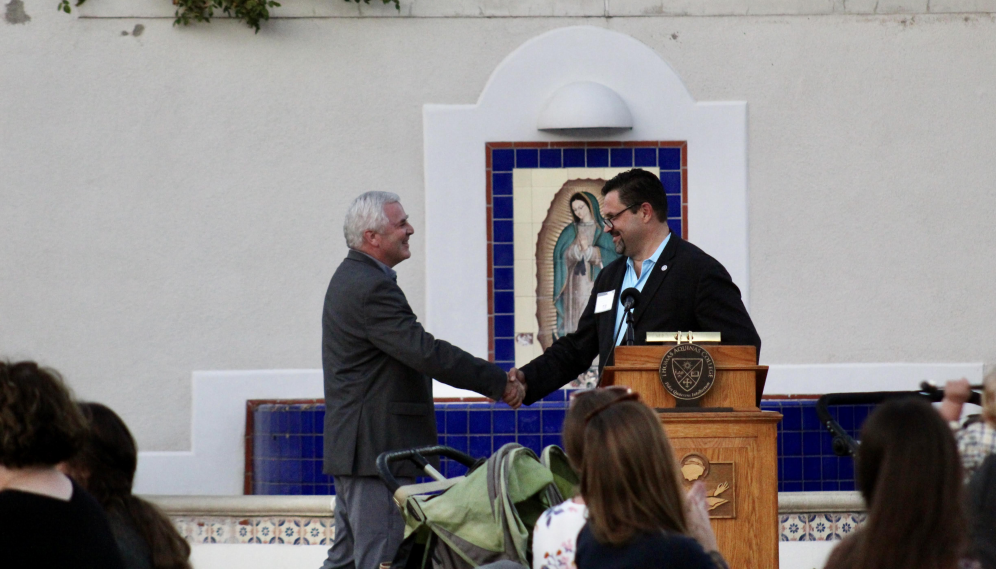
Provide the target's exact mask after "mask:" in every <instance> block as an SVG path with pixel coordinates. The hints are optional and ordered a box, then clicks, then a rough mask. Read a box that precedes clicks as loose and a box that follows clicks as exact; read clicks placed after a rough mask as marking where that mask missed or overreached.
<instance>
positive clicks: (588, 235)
mask: <svg viewBox="0 0 996 569" xmlns="http://www.w3.org/2000/svg"><path fill="white" fill-rule="evenodd" d="M604 184H605V182H604V181H603V180H570V181H568V182H567V183H566V184H564V186H563V187H562V188H561V189H560V191H558V192H557V193H556V194H555V195H554V198H553V200H552V201H551V202H550V209H549V210H548V212H547V215H546V219H545V220H544V221H543V224H542V227H541V229H540V232H539V236H538V240H537V245H536V275H537V285H538V286H537V291H536V299H537V300H536V303H537V307H536V309H537V317H538V320H539V334H538V336H539V341H540V345H542V346H543V349H544V350H545V349H546V348H548V347H550V345H551V344H552V343H553V342H554V341H556V340H557V339H558V338H560V337H562V336H564V335H566V334H570V333H571V332H573V331H575V330H576V329H577V325H578V319H579V318H580V317H581V313H582V312H583V311H584V309H585V306H587V304H588V298H589V297H590V296H591V291H592V288H593V287H594V285H595V278H596V277H597V276H598V273H599V272H600V271H601V270H602V268H603V267H605V266H606V265H608V264H609V263H611V262H612V261H614V260H615V259H616V258H617V257H618V254H617V253H616V250H615V246H614V245H613V243H612V236H611V235H609V233H608V232H607V231H606V230H605V220H604V219H602V215H601V211H602V204H601V202H600V201H599V198H597V197H596V196H597V195H599V194H600V191H601V189H602V186H603V185H604ZM597 381H598V358H596V359H595V361H594V362H592V366H591V368H589V370H588V371H587V372H585V373H583V374H582V375H581V376H579V377H578V379H576V380H575V381H574V382H572V386H574V387H593V386H594V385H595V384H596V383H597Z"/></svg>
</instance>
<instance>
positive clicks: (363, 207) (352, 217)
mask: <svg viewBox="0 0 996 569" xmlns="http://www.w3.org/2000/svg"><path fill="white" fill-rule="evenodd" d="M400 202H401V198H399V197H398V194H393V193H391V192H366V193H364V194H361V195H360V196H359V197H358V198H356V199H355V200H353V203H352V204H350V206H349V209H348V210H346V222H345V223H343V224H342V232H343V234H344V235H345V236H346V245H347V246H349V248H350V249H359V248H360V246H361V245H363V232H364V231H383V230H384V228H385V227H386V226H387V224H388V222H389V220H388V219H387V214H386V213H384V206H385V205H387V204H389V203H400Z"/></svg>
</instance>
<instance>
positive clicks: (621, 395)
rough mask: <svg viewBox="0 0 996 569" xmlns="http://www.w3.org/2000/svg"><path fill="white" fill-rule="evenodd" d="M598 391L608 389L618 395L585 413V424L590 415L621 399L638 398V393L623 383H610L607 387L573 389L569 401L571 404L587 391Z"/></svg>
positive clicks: (630, 399)
mask: <svg viewBox="0 0 996 569" xmlns="http://www.w3.org/2000/svg"><path fill="white" fill-rule="evenodd" d="M598 391H608V392H611V393H615V394H618V397H616V398H615V399H613V400H612V401H609V402H608V403H604V404H602V405H600V406H598V407H596V408H595V409H592V410H591V412H589V413H588V414H587V415H585V417H584V423H585V424H586V425H587V424H588V421H591V419H592V417H594V416H595V415H598V414H599V413H601V412H602V411H605V410H606V409H608V408H609V407H612V406H613V405H615V404H616V403H620V402H622V401H639V400H640V394H639V393H637V392H635V391H633V390H632V389H630V388H629V387H626V386H625V385H610V386H608V387H600V388H596V389H585V390H578V391H575V392H573V393H571V396H570V401H571V403H572V404H573V403H574V401H575V400H576V399H578V398H580V397H584V396H585V395H587V394H589V393H595V392H598Z"/></svg>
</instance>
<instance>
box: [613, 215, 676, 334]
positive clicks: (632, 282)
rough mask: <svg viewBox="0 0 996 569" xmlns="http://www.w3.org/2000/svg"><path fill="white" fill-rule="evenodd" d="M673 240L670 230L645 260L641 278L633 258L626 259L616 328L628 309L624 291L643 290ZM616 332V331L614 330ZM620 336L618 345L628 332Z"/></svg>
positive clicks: (617, 307)
mask: <svg viewBox="0 0 996 569" xmlns="http://www.w3.org/2000/svg"><path fill="white" fill-rule="evenodd" d="M670 240H671V232H670V231H668V233H667V237H665V238H664V240H663V241H661V244H660V245H658V246H657V250H656V251H654V254H653V255H651V256H650V257H649V258H647V259H644V260H643V264H642V265H640V278H637V277H636V268H635V267H634V266H633V258H632V257H628V258H627V259H626V275H625V276H624V277H623V282H622V286H621V287H619V299H618V300H617V301H616V305H617V306H616V330H620V327H619V326H620V324H622V321H623V315H625V314H626V311H625V310H623V303H622V291H624V290H626V289H628V288H630V287H633V288H635V289H636V290H638V291H640V292H643V286H644V285H645V284H647V279H649V278H650V273H651V272H653V270H654V265H656V264H657V259H659V258H660V256H661V253H663V252H664V247H665V246H666V245H667V242H668V241H670ZM613 332H615V331H613ZM618 334H619V337H618V338H617V339H616V345H617V346H618V345H619V344H621V343H622V341H623V338H624V337H625V336H626V332H618Z"/></svg>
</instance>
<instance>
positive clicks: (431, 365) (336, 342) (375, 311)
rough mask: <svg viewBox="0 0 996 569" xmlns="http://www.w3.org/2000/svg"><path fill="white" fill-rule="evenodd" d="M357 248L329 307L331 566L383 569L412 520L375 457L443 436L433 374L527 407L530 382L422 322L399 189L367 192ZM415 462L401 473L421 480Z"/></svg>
mask: <svg viewBox="0 0 996 569" xmlns="http://www.w3.org/2000/svg"><path fill="white" fill-rule="evenodd" d="M343 231H344V233H345V235H346V244H347V245H348V246H349V248H350V251H349V254H348V255H347V256H346V258H345V259H344V260H343V261H342V263H341V264H340V265H339V268H338V269H336V271H335V274H334V275H333V276H332V281H331V282H330V283H329V289H328V292H327V293H326V295H325V310H324V312H323V314H322V365H323V367H324V370H325V459H324V471H325V473H326V474H331V475H332V476H333V478H334V481H335V488H336V502H335V541H334V542H333V544H332V547H331V549H329V555H328V559H326V560H325V563H324V564H323V567H324V568H326V569H339V568H355V569H377V566H378V565H379V564H380V563H383V562H385V561H387V562H390V561H391V560H392V559H393V558H394V554H395V552H396V551H397V548H398V546H399V545H400V544H401V540H402V537H403V533H404V522H403V520H402V518H401V514H400V513H399V512H398V511H397V507H396V506H395V505H394V502H393V500H392V497H391V494H390V492H389V491H388V489H387V487H386V486H385V485H384V484H383V483H382V482H381V481H380V479H379V478H378V477H377V468H376V464H375V461H376V459H377V456H378V455H379V454H381V453H382V452H384V451H388V450H397V449H406V448H412V447H418V446H424V445H431V444H435V443H436V416H435V412H434V408H433V403H432V379H431V378H433V377H434V378H436V379H438V380H440V381H442V382H443V383H447V384H449V385H453V386H454V387H460V388H463V389H470V390H473V391H476V392H478V393H480V394H482V395H485V396H487V397H490V398H492V399H495V400H498V399H501V400H503V401H505V402H506V403H508V404H509V405H511V406H513V407H518V406H519V405H520V404H521V403H522V398H523V397H524V396H525V389H524V386H523V385H522V384H521V383H517V382H516V381H515V380H514V379H513V380H509V379H508V378H507V376H506V374H505V372H504V371H502V370H501V368H499V367H497V366H496V365H494V364H492V363H488V362H486V361H484V360H482V359H480V358H476V357H474V356H472V355H470V354H468V353H467V352H465V351H463V350H461V349H460V348H457V347H455V346H453V345H451V344H449V343H447V342H444V341H442V340H437V339H435V338H433V337H432V335H431V334H429V333H428V332H426V331H425V329H424V328H422V325H421V324H419V322H418V320H417V318H416V317H415V314H414V313H413V312H412V309H411V307H410V306H409V305H408V300H407V299H406V298H405V294H404V293H403V292H402V291H401V289H400V288H399V287H398V284H397V282H396V275H395V272H394V270H393V269H392V267H394V266H395V265H397V264H398V263H400V262H401V261H404V260H405V259H407V258H409V257H410V256H411V251H409V248H408V239H409V238H410V237H411V235H412V234H413V233H414V232H415V230H414V229H413V228H412V226H411V224H410V223H408V216H407V215H406V214H405V210H404V208H403V207H401V203H400V200H399V198H398V196H397V195H395V194H392V193H388V192H367V193H365V194H363V195H361V196H359V197H358V198H356V200H354V201H353V203H352V205H351V206H350V207H349V211H347V213H346V222H345V225H344V227H343ZM417 474H418V472H417V470H416V469H415V467H414V465H411V464H402V465H399V466H398V467H397V468H396V469H395V471H394V475H395V476H396V477H398V478H399V480H401V481H402V483H403V484H404V483H411V482H414V477H415V476H416V475H417Z"/></svg>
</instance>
